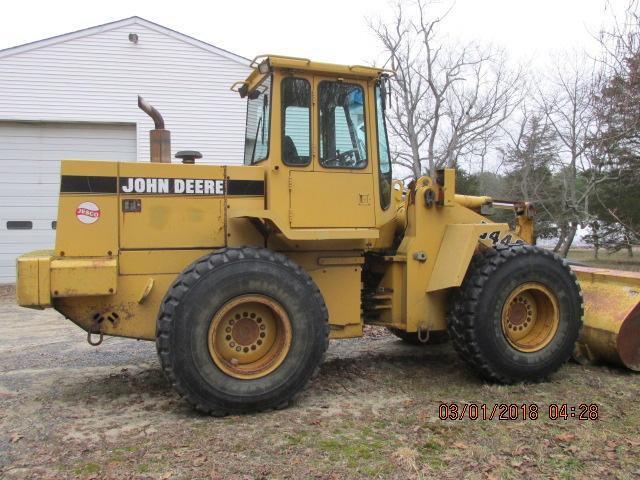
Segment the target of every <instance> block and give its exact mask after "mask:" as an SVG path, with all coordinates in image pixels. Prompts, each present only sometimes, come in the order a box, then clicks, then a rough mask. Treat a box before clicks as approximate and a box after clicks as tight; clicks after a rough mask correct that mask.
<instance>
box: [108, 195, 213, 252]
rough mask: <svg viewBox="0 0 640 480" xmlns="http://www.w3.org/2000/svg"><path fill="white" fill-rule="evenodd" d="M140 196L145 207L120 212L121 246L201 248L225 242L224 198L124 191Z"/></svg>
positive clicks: (128, 247)
mask: <svg viewBox="0 0 640 480" xmlns="http://www.w3.org/2000/svg"><path fill="white" fill-rule="evenodd" d="M122 198H123V199H125V198H137V199H140V201H141V205H142V211H140V212H128V213H124V212H123V213H121V216H120V246H121V248H123V249H131V248H144V249H151V248H160V249H162V248H201V247H216V246H218V247H220V246H223V245H224V244H225V234H224V224H225V222H224V200H223V199H222V198H204V197H195V198H191V197H168V196H146V197H142V196H137V197H136V196H135V195H123V196H122Z"/></svg>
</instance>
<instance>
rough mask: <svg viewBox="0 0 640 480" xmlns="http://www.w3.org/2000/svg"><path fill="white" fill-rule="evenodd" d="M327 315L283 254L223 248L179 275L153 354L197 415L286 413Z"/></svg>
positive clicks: (318, 354)
mask: <svg viewBox="0 0 640 480" xmlns="http://www.w3.org/2000/svg"><path fill="white" fill-rule="evenodd" d="M327 317H328V315H327V309H326V306H325V304H324V300H323V299H322V296H321V294H320V291H319V290H318V288H317V287H316V285H315V284H314V282H313V281H312V280H311V278H310V277H309V276H308V275H307V273H306V272H305V271H304V270H302V269H301V268H300V267H299V266H297V265H296V264H294V263H293V262H292V261H291V260H289V259H288V258H286V257H285V256H284V255H281V254H278V253H274V252H272V251H270V250H267V249H264V248H251V247H245V248H229V249H224V250H221V251H218V252H215V253H212V254H210V255H207V256H205V257H202V258H201V259H199V260H197V261H196V262H195V263H193V264H192V265H191V266H189V267H188V268H187V269H186V270H185V271H184V272H183V273H182V274H180V275H179V276H178V277H177V278H176V280H175V281H174V283H173V285H172V286H171V288H170V289H169V291H168V292H167V294H166V296H165V299H164V301H163V303H162V306H161V308H160V313H159V316H158V322H157V335H156V348H157V350H158V356H159V358H160V363H161V365H162V369H163V371H164V373H165V375H166V376H167V378H168V379H169V381H170V382H171V384H172V385H173V386H174V388H175V389H176V390H177V391H178V392H179V393H180V394H181V395H182V396H184V397H185V399H186V400H187V401H188V402H189V403H191V404H192V405H193V406H194V407H195V408H196V409H198V410H200V411H202V412H206V413H210V414H213V415H226V414H231V413H246V412H252V411H261V410H267V409H272V408H284V407H286V406H287V405H288V404H289V403H290V402H291V400H292V399H293V397H294V396H295V394H296V393H298V392H299V391H300V390H302V388H303V387H304V386H305V385H306V384H307V382H308V381H309V380H310V379H311V377H312V375H313V374H314V372H315V371H316V370H317V369H318V367H319V365H320V363H321V362H322V359H323V356H324V353H325V351H326V349H327V347H328V342H329V340H328V335H329V326H328V321H327V320H328V319H327Z"/></svg>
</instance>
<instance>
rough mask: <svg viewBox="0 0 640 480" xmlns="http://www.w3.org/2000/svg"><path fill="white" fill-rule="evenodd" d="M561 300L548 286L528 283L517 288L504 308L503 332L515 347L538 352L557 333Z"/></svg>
mask: <svg viewBox="0 0 640 480" xmlns="http://www.w3.org/2000/svg"><path fill="white" fill-rule="evenodd" d="M559 323H560V309H559V308H558V299H557V297H556V295H555V294H554V293H553V292H551V290H549V289H548V288H547V287H546V286H544V285H542V284H541V283H537V282H529V283H524V284H522V285H520V286H519V287H518V288H516V289H515V290H514V291H513V292H511V294H510V295H509V297H508V298H507V301H506V302H505V304H504V307H503V308H502V332H503V333H504V336H505V338H506V339H507V341H508V342H509V343H510V344H511V346H512V347H513V348H515V349H516V350H519V351H521V352H537V351H538V350H541V349H543V348H544V347H546V346H547V345H548V344H549V342H551V339H553V337H554V335H555V334H556V332H557V331H558V325H559Z"/></svg>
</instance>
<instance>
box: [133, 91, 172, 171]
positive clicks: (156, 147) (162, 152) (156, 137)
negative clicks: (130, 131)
mask: <svg viewBox="0 0 640 480" xmlns="http://www.w3.org/2000/svg"><path fill="white" fill-rule="evenodd" d="M138 107H139V108H140V110H142V111H143V112H144V113H146V114H147V115H149V116H150V117H151V118H152V119H153V123H154V125H155V129H153V130H150V131H149V149H150V153H151V158H150V160H151V161H152V162H158V163H171V132H170V131H169V130H166V129H165V128H164V119H163V118H162V115H160V112H159V111H158V110H156V109H155V108H154V107H153V106H152V105H151V104H150V103H149V102H147V101H146V100H145V99H144V98H142V97H141V96H140V95H138Z"/></svg>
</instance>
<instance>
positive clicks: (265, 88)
mask: <svg viewBox="0 0 640 480" xmlns="http://www.w3.org/2000/svg"><path fill="white" fill-rule="evenodd" d="M270 114H271V76H269V77H267V78H266V79H265V80H264V81H263V82H262V84H261V85H260V86H258V87H257V88H256V89H255V90H254V91H253V92H251V93H250V94H249V100H248V101H247V122H246V131H245V136H244V163H245V165H252V164H254V163H257V162H259V161H260V160H264V159H265V158H267V156H268V155H269V131H270V123H271V122H270V121H269V117H270V116H271V115H270Z"/></svg>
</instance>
